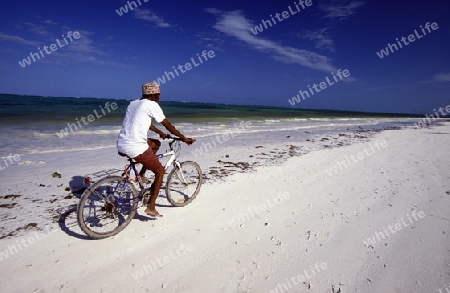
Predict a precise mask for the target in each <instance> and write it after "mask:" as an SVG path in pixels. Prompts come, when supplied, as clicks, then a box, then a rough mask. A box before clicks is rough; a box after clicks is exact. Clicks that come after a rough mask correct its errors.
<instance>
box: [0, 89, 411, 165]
mask: <svg viewBox="0 0 450 293" xmlns="http://www.w3.org/2000/svg"><path fill="white" fill-rule="evenodd" d="M108 102H109V105H111V104H112V103H116V104H117V109H115V110H112V109H111V107H109V110H108V108H107V104H106V103H108ZM129 102H130V101H128V100H113V99H110V100H108V99H95V98H70V97H38V96H18V95H5V94H0V106H1V107H0V135H1V137H2V139H1V140H0V157H5V156H8V155H10V154H20V155H24V154H30V153H48V152H61V151H67V150H82V149H85V150H89V149H96V148H103V147H111V146H113V145H115V139H116V138H117V134H118V131H119V130H120V126H121V124H122V119H123V117H124V114H125V110H126V107H127V105H128V103H129ZM160 105H161V107H162V109H163V110H164V113H165V115H166V117H167V118H168V120H169V121H171V122H172V123H173V124H175V126H176V127H177V128H179V129H180V130H181V131H182V132H183V133H185V134H186V135H188V136H190V137H194V138H198V139H201V138H208V137H211V136H213V135H217V134H221V133H224V132H226V131H229V130H230V129H234V128H237V127H238V125H239V123H240V122H241V121H250V122H251V127H248V128H246V129H245V130H242V129H240V131H241V132H240V133H241V134H242V135H245V136H246V137H247V138H255V139H264V136H267V134H268V133H269V132H278V133H279V134H280V135H285V134H288V135H290V134H292V133H294V132H297V133H300V132H301V133H306V132H313V133H319V132H321V133H327V132H328V133H329V132H336V131H343V130H352V129H360V128H361V127H362V128H364V129H382V128H385V127H395V126H409V125H413V124H414V123H415V122H416V121H417V120H418V118H420V117H417V116H416V117H415V118H414V117H413V116H406V115H384V114H370V113H355V112H342V111H316V110H301V109H295V108H277V107H263V106H244V105H222V104H210V103H189V102H186V103H184V102H164V101H162V102H161V103H160ZM83 117H84V118H83ZM83 119H84V120H83ZM89 120H90V121H89ZM149 134H151V133H149Z"/></svg>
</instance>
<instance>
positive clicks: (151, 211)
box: [145, 208, 163, 218]
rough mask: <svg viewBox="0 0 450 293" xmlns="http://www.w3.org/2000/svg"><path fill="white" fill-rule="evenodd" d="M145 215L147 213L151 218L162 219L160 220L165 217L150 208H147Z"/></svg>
mask: <svg viewBox="0 0 450 293" xmlns="http://www.w3.org/2000/svg"><path fill="white" fill-rule="evenodd" d="M145 213H146V214H147V215H149V216H154V217H160V218H162V217H163V215H161V214H160V213H158V211H157V210H155V209H153V210H152V209H150V208H147V209H146V210H145Z"/></svg>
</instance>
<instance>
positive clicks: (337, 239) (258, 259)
mask: <svg viewBox="0 0 450 293" xmlns="http://www.w3.org/2000/svg"><path fill="white" fill-rule="evenodd" d="M366 136H367V137H366ZM449 138H450V123H449V122H446V123H442V125H440V126H439V125H436V126H432V127H431V128H422V129H412V128H408V129H402V130H386V131H382V132H379V133H367V134H365V133H359V134H358V133H353V134H342V135H335V136H326V135H324V136H321V137H317V138H316V139H315V140H314V141H308V142H306V141H305V142H298V141H295V133H292V137H291V138H286V139H285V140H283V141H280V140H267V142H264V143H261V141H257V142H252V141H251V140H249V141H247V142H246V143H245V144H239V145H238V144H236V145H234V144H233V142H232V141H229V142H228V143H224V144H223V145H220V146H218V147H216V148H213V149H211V150H210V151H208V152H205V153H204V154H203V155H201V156H198V157H194V156H193V155H192V153H191V152H190V150H191V149H189V148H188V147H183V151H184V152H183V157H182V159H183V160H195V161H197V162H198V163H199V164H200V165H201V166H202V169H203V170H204V171H205V174H206V178H207V179H206V182H205V184H204V185H203V186H202V189H201V191H200V194H199V195H198V198H196V199H195V201H194V202H192V203H191V204H189V205H188V206H186V207H183V208H175V207H169V206H166V205H164V204H162V206H160V207H158V210H159V211H160V212H161V213H162V214H164V217H163V218H160V219H156V220H155V219H151V218H148V217H147V216H145V215H144V213H143V208H141V209H139V211H138V213H139V215H138V216H137V217H136V218H135V219H133V220H132V222H131V224H130V225H129V226H128V227H127V228H126V229H125V230H124V231H122V232H121V233H119V234H118V235H116V236H114V237H111V238H107V239H104V240H89V239H88V238H87V237H86V236H85V235H84V234H83V233H82V232H81V230H80V229H79V228H78V226H77V223H76V216H75V212H74V211H75V205H76V203H77V201H78V198H77V197H76V196H74V195H73V193H72V191H73V190H74V188H75V186H76V185H77V183H76V181H77V180H79V179H80V178H81V176H83V175H85V174H88V173H91V172H93V171H96V170H101V169H108V168H119V167H121V166H123V165H124V164H125V160H124V159H123V158H121V157H119V156H118V155H117V154H116V150H115V148H106V149H99V150H90V151H71V152H69V151H68V152H59V153H48V154H35V155H29V156H27V157H26V158H24V159H23V160H22V161H20V162H18V163H16V164H13V165H11V166H8V167H7V169H5V170H2V171H1V172H2V173H1V175H2V180H1V182H0V190H1V194H0V203H1V210H0V211H1V217H2V227H1V230H0V231H1V236H2V239H1V240H0V254H1V260H0V272H1V274H0V280H1V284H2V286H1V290H0V291H1V292H9V293H14V292H20V293H22V292H92V293H95V292H136V293H137V292H230V293H231V292H278V293H282V292H320V293H338V292H339V293H355V292H364V293H367V292H371V293H372V292H379V293H387V292H393V293H402V292H403V293H410V292H440V291H439V290H442V292H445V289H444V288H446V287H445V286H450V285H449V284H450V239H449V237H450V169H449V167H450V156H449V153H448V150H449V147H448V142H449ZM289 141H292V142H289ZM198 143H200V142H198ZM339 145H340V147H335V146H339ZM190 148H195V144H194V145H193V146H191V147H190ZM218 161H220V162H218ZM338 162H339V163H338ZM336 164H337V165H336ZM333 167H334V168H333ZM332 170H334V171H332ZM54 172H59V173H60V174H61V178H57V177H52V174H53V173H54ZM227 173H229V175H228V176H224V175H225V174H227ZM67 187H71V188H72V189H67V190H66V188H67ZM46 225H50V226H49V227H51V228H50V229H51V230H49V231H43V230H44V229H45V227H46Z"/></svg>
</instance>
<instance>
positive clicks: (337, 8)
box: [319, 0, 365, 20]
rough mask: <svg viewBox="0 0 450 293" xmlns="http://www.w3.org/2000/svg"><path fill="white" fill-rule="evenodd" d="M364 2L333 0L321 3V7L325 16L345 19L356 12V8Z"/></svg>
mask: <svg viewBox="0 0 450 293" xmlns="http://www.w3.org/2000/svg"><path fill="white" fill-rule="evenodd" d="M364 4H365V3H364V2H363V1H350V0H332V1H331V2H329V3H321V4H320V5H319V9H320V10H321V11H322V13H323V17H324V18H329V19H336V18H338V19H339V20H343V19H346V18H348V17H349V16H351V15H353V14H355V13H356V9H357V8H358V7H361V6H363V5H364Z"/></svg>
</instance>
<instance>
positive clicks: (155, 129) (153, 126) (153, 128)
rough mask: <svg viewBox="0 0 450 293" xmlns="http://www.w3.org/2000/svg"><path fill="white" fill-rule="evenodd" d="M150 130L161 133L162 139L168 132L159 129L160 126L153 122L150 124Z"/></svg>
mask: <svg viewBox="0 0 450 293" xmlns="http://www.w3.org/2000/svg"><path fill="white" fill-rule="evenodd" d="M150 130H151V131H153V132H156V133H157V134H159V137H161V138H162V139H164V138H166V134H165V133H164V132H162V131H161V130H159V129H158V128H156V127H155V125H153V124H152V125H150Z"/></svg>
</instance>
